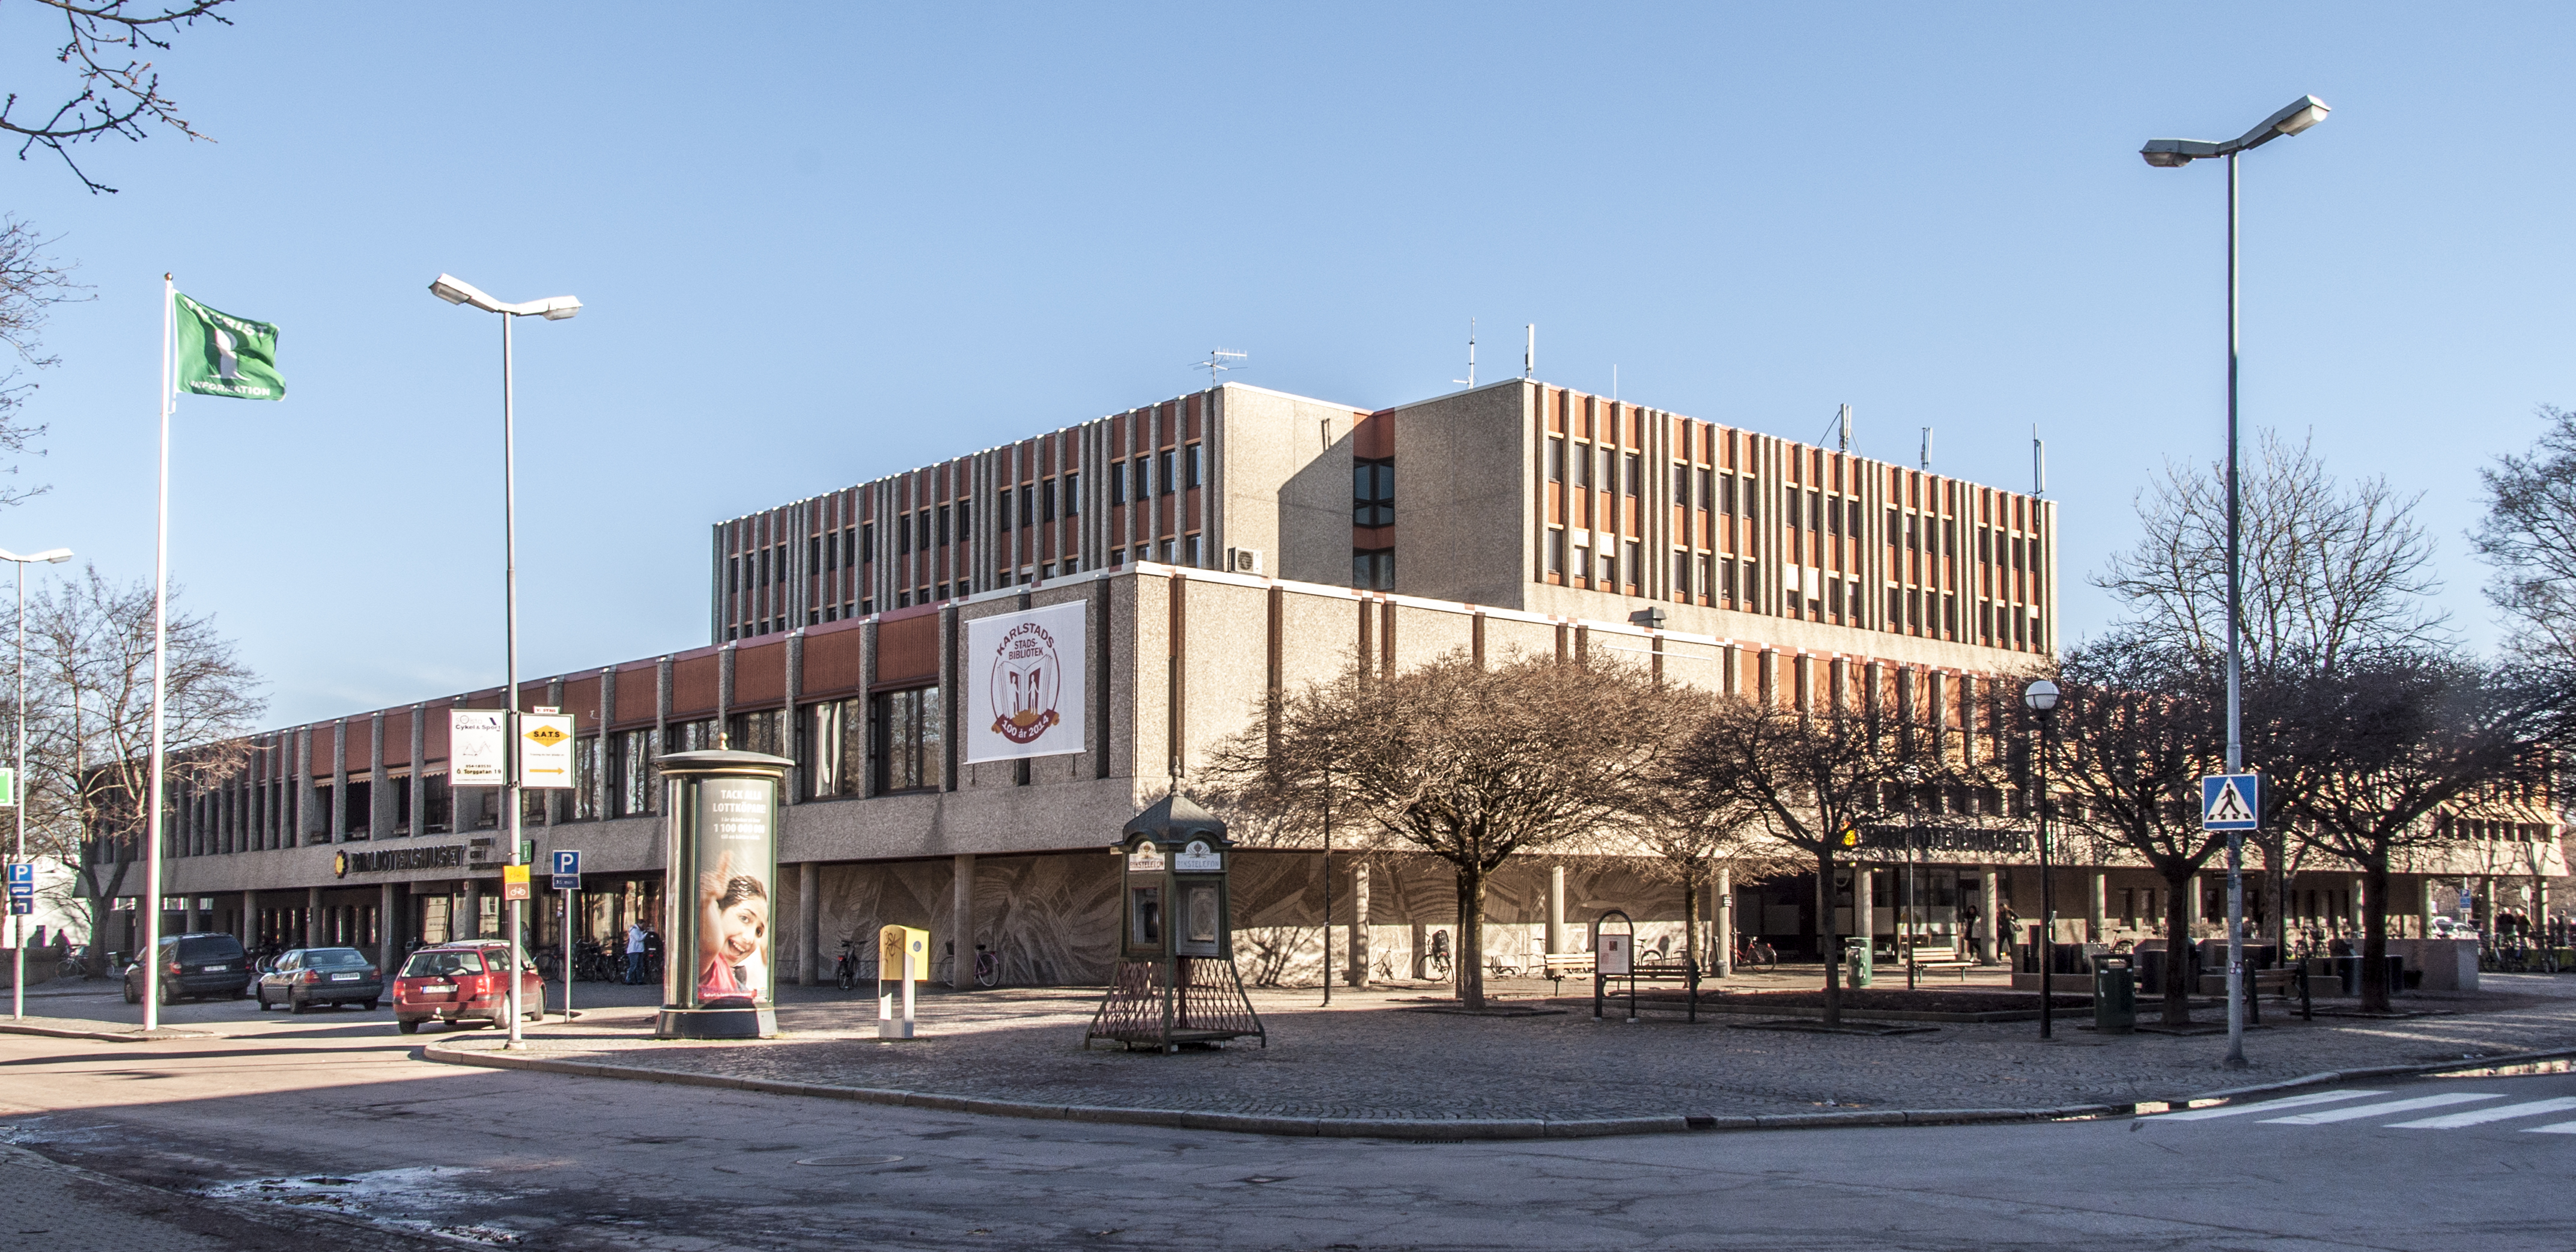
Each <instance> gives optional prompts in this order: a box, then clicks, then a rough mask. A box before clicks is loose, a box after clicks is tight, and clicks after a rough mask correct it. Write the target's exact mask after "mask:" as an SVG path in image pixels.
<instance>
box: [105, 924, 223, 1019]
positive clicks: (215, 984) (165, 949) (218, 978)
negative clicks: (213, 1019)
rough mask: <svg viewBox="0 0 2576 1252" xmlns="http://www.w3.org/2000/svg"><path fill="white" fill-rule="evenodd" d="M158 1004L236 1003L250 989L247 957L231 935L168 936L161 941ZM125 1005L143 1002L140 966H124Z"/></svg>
mask: <svg viewBox="0 0 2576 1252" xmlns="http://www.w3.org/2000/svg"><path fill="white" fill-rule="evenodd" d="M160 957H161V1002H162V1003H163V1004H168V1003H170V1002H171V1001H173V1000H194V999H197V998H199V997H201V996H202V997H209V998H213V999H219V1000H237V999H240V998H241V995H242V992H243V991H245V990H247V989H248V988H249V987H250V980H251V968H250V957H249V955H248V954H246V953H244V952H243V951H242V946H241V940H239V939H235V938H233V937H232V936H231V935H221V934H216V935H204V934H199V935H171V936H169V937H167V938H165V939H163V940H162V941H161V947H160ZM125 1002H126V1003H127V1004H140V1003H142V1002H143V965H142V963H141V962H140V961H138V962H136V963H134V964H132V965H128V966H126V967H125Z"/></svg>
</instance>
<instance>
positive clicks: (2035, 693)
mask: <svg viewBox="0 0 2576 1252" xmlns="http://www.w3.org/2000/svg"><path fill="white" fill-rule="evenodd" d="M2021 702H2022V703H2023V704H2026V705H2028V706H2030V711H2031V712H2033V713H2036V714H2038V715H2039V796H2038V800H2037V802H2036V804H2035V806H2034V811H2035V812H2037V814H2038V815H2039V942H2038V943H2036V944H2033V945H2031V951H2032V952H2033V953H2034V954H2036V955H2037V956H2038V957H2039V1037H2040V1038H2042V1039H2048V1038H2052V1037H2054V1033H2055V1028H2056V1025H2057V1015H2056V1013H2055V1012H2053V1011H2052V1010H2053V1009H2054V1007H2055V1005H2056V1003H2057V989H2056V988H2054V987H2051V986H2050V985H2049V983H2048V979H2049V975H2050V973H2052V972H2053V971H2052V970H2051V969H2050V966H2052V965H2053V964H2055V959H2054V958H2055V957H2056V955H2057V879H2056V875H2055V874H2054V873H2053V872H2052V871H2051V869H2050V866H2049V863H2048V750H2049V748H2050V746H2051V744H2050V742H2049V740H2050V737H2051V733H2052V732H2054V731H2055V730H2056V729H2057V684H2056V683H2053V682H2050V681H2048V680H2047V679H2045V678H2042V679H2039V680H2037V681H2034V682H2033V683H2031V685H2029V686H2028V687H2024V688H2022V693H2021ZM1986 907H1988V908H1992V907H1994V902H1993V901H1991V900H1989V901H1987V902H1986Z"/></svg>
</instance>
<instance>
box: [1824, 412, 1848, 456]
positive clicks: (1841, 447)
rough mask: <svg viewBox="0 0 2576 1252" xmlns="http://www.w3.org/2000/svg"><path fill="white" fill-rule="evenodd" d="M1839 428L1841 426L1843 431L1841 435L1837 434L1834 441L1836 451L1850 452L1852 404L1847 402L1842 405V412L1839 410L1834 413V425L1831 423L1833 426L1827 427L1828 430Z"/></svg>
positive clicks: (1840, 428)
mask: <svg viewBox="0 0 2576 1252" xmlns="http://www.w3.org/2000/svg"><path fill="white" fill-rule="evenodd" d="M1837 428H1839V430H1840V431H1841V433H1840V435H1839V436H1837V437H1836V439H1835V441H1834V451H1836V452H1849V451H1851V406H1850V405H1848V404H1846V405H1844V406H1842V410H1841V411H1840V412H1838V413H1836V414H1834V421H1833V425H1831V426H1827V427H1826V428H1825V429H1827V430H1835V429H1837Z"/></svg>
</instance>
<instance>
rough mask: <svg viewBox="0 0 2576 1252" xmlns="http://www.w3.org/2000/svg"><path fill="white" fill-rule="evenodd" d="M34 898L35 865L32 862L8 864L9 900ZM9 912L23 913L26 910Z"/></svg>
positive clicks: (12, 862)
mask: <svg viewBox="0 0 2576 1252" xmlns="http://www.w3.org/2000/svg"><path fill="white" fill-rule="evenodd" d="M35 898H36V863H35V862H33V861H11V862H9V899H10V900H12V901H17V900H33V899H35ZM10 911H11V912H24V911H26V910H21V909H15V908H13V909H11V910H10Z"/></svg>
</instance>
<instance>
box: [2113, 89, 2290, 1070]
mask: <svg viewBox="0 0 2576 1252" xmlns="http://www.w3.org/2000/svg"><path fill="white" fill-rule="evenodd" d="M2326 112H2327V110H2326V105H2325V102H2324V101H2322V100H2319V99H2317V98H2316V97H2315V96H2301V97H2299V98H2298V99H2296V100H2293V101H2291V102H2290V103H2289V104H2288V105H2287V106H2285V107H2283V108H2282V109H2281V111H2280V112H2278V113H2275V114H2273V115H2272V116H2270V117H2267V118H2264V119H2263V122H2262V124H2261V125H2259V126H2256V127H2255V128H2254V129H2252V130H2249V131H2247V132H2245V133H2244V134H2242V135H2239V136H2237V137H2236V138H2234V139H2230V140H2228V141H2226V142H2224V143H2211V142H2208V141H2206V140H2201V139H2150V140H2148V141H2147V146H2145V147H2143V148H2140V149H2138V155H2139V156H2141V157H2144V158H2146V162H2147V164H2149V165H2153V166H2155V167H2157V168H2159V169H2178V168H2180V167H2182V166H2185V165H2189V164H2191V163H2192V162H2193V161H2197V160H2200V159H2201V158H2203V157H2225V158H2227V772H2228V773H2230V774H2241V773H2244V772H2245V738H2244V734H2243V721H2242V716H2241V714H2242V709H2243V704H2242V701H2241V699H2240V695H2241V687H2242V683H2243V677H2244V657H2243V634H2244V632H2243V630H2242V629H2241V625H2240V624H2241V622H2242V620H2243V619H2242V618H2241V617H2239V616H2238V613H2239V605H2240V602H2241V600H2240V596H2241V586H2240V584H2241V582H2242V579H2243V573H2244V561H2243V558H2242V554H2241V546H2242V545H2241V544H2240V542H2239V534H2240V528H2239V524H2238V514H2239V512H2240V510H2239V508H2238V503H2237V486H2236V372H2237V371H2236V360H2237V273H2238V268H2239V267H2238V264H2237V251H2236V217H2237V202H2238V186H2239V172H2238V165H2239V158H2241V157H2243V156H2244V155H2245V153H2247V152H2249V151H2251V150H2253V149H2255V148H2260V147H2262V146H2263V145H2264V144H2267V143H2270V142H2272V141H2273V140H2275V139H2278V138H2280V137H2281V136H2283V135H2295V134H2298V133H2300V132H2301V131H2304V130H2306V129H2308V128H2309V127H2311V126H2314V125H2316V124H2317V123H2319V122H2322V121H2324V120H2326ZM2175 955H2176V956H2177V957H2179V956H2180V955H2181V954H2180V953H2176V954H2175ZM2244 980H2245V838H2244V836H2243V835H2242V834H2241V833H2239V832H2237V831H2232V830H2231V831H2229V832H2227V1059H2226V1060H2225V1061H2223V1062H2221V1064H2223V1065H2225V1066H2226V1067H2227V1068H2229V1069H2243V1068H2245V1065H2246V1061H2245V997H2244V994H2243V989H2242V986H2241V984H2242V983H2243V982H2244Z"/></svg>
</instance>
